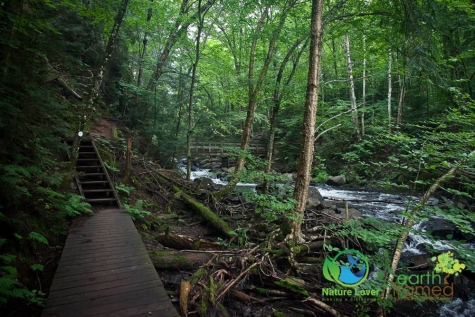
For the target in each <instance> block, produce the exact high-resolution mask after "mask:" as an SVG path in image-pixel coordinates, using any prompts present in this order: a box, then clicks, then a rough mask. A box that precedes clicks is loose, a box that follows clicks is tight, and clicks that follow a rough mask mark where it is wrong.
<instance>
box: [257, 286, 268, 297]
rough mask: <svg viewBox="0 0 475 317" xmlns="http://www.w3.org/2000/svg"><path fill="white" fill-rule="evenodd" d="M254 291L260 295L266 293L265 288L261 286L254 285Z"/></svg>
mask: <svg viewBox="0 0 475 317" xmlns="http://www.w3.org/2000/svg"><path fill="white" fill-rule="evenodd" d="M256 292H258V293H259V294H262V295H267V289H266V288H262V287H256Z"/></svg>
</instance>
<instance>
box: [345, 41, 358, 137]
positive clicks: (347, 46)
mask: <svg viewBox="0 0 475 317" xmlns="http://www.w3.org/2000/svg"><path fill="white" fill-rule="evenodd" d="M345 51H346V66H347V69H348V80H349V82H350V104H351V111H352V112H353V115H352V121H353V124H354V125H355V131H356V138H357V139H358V141H360V140H361V130H360V124H359V122H358V109H357V108H356V94H355V81H354V79H353V65H352V62H351V51H350V36H349V35H348V33H346V35H345Z"/></svg>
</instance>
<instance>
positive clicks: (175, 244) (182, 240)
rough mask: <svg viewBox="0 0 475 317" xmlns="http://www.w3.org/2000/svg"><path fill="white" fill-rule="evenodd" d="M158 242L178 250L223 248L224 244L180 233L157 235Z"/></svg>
mask: <svg viewBox="0 0 475 317" xmlns="http://www.w3.org/2000/svg"><path fill="white" fill-rule="evenodd" d="M155 240H156V241H157V242H158V243H161V244H162V245H163V246H165V247H168V248H173V249H177V250H199V249H221V248H222V245H221V244H219V243H216V242H211V241H206V240H201V239H195V238H191V237H187V236H183V235H179V234H172V233H168V234H163V235H159V236H156V237H155Z"/></svg>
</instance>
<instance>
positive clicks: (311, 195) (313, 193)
mask: <svg viewBox="0 0 475 317" xmlns="http://www.w3.org/2000/svg"><path fill="white" fill-rule="evenodd" d="M322 202H323V197H322V194H320V192H319V191H318V189H316V188H315V187H309V188H308V197H307V203H306V204H305V209H312V208H315V207H317V206H318V205H320V204H321V203H322Z"/></svg>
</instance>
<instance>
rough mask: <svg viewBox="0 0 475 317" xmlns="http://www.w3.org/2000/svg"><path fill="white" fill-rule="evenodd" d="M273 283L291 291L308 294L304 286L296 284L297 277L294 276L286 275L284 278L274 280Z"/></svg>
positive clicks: (306, 295)
mask: <svg viewBox="0 0 475 317" xmlns="http://www.w3.org/2000/svg"><path fill="white" fill-rule="evenodd" d="M274 284H275V285H277V286H280V287H282V288H285V289H287V290H289V291H291V292H293V293H297V294H300V295H303V296H305V297H308V296H309V295H308V292H307V291H306V290H305V288H303V286H301V285H299V284H298V279H296V278H291V277H288V278H286V279H284V280H280V281H275V282H274Z"/></svg>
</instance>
